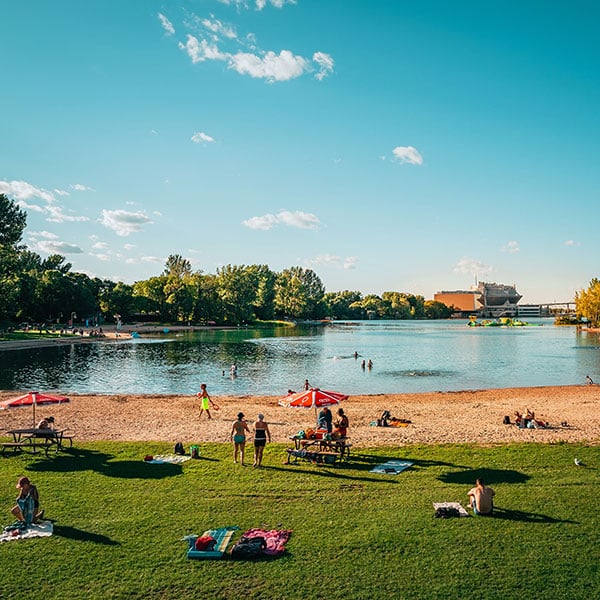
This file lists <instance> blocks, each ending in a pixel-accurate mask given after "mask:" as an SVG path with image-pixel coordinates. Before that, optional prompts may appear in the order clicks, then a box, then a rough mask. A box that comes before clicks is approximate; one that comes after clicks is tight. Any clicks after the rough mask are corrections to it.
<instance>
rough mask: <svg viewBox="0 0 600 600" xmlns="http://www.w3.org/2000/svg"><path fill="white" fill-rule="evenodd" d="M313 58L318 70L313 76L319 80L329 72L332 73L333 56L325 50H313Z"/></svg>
mask: <svg viewBox="0 0 600 600" xmlns="http://www.w3.org/2000/svg"><path fill="white" fill-rule="evenodd" d="M313 60H314V61H315V62H316V63H317V64H318V65H319V71H318V73H317V74H316V75H315V77H316V78H317V79H318V80H319V81H321V80H323V79H324V78H325V77H327V75H329V74H330V73H333V58H331V56H330V55H329V54H325V52H315V53H314V54H313Z"/></svg>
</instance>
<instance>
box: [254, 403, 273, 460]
mask: <svg viewBox="0 0 600 600" xmlns="http://www.w3.org/2000/svg"><path fill="white" fill-rule="evenodd" d="M267 439H268V440H269V444H270V443H271V432H270V431H269V425H268V423H267V422H266V421H265V415H263V414H262V413H259V414H258V421H256V423H254V465H253V466H254V467H260V465H261V464H262V458H263V452H264V449H265V446H266V444H267Z"/></svg>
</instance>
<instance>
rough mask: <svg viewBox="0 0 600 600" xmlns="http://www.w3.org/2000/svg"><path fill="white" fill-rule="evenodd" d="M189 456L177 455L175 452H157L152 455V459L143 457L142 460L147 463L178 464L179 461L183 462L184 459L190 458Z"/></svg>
mask: <svg viewBox="0 0 600 600" xmlns="http://www.w3.org/2000/svg"><path fill="white" fill-rule="evenodd" d="M190 458H192V457H191V456H177V455H176V454H157V455H156V456H153V457H152V460H146V459H144V462H145V463H147V464H149V465H166V464H174V465H178V464H179V463H182V462H185V461H186V460H190Z"/></svg>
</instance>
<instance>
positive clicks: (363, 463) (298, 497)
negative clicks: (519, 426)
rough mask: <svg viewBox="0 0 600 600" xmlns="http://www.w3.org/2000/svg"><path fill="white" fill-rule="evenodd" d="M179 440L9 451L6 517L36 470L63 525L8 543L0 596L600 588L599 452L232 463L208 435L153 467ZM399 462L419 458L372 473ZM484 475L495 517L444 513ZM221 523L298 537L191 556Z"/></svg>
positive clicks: (276, 456) (478, 450)
mask: <svg viewBox="0 0 600 600" xmlns="http://www.w3.org/2000/svg"><path fill="white" fill-rule="evenodd" d="M171 450H172V448H170V447H167V446H166V445H165V444H158V443H116V442H115V443H108V442H107V443H88V444H77V443H76V448H74V449H73V450H71V451H68V452H63V453H61V454H58V455H55V454H51V455H50V456H49V457H48V458H46V457H45V456H44V455H41V456H40V457H34V456H32V455H26V454H17V455H16V456H13V455H12V453H11V452H7V454H6V456H4V457H1V458H0V473H1V477H0V505H1V506H3V507H5V509H6V510H5V512H4V515H5V517H4V521H3V524H4V525H6V524H9V523H10V522H11V521H12V519H11V515H10V514H9V512H8V509H9V508H10V507H11V506H12V505H13V504H14V498H15V496H16V490H15V487H14V486H15V483H16V480H17V478H18V477H19V476H20V475H25V474H26V475H28V476H29V478H30V479H31V480H32V481H33V483H35V484H36V485H37V486H38V489H39V491H40V495H41V498H42V505H43V507H44V508H45V509H46V516H47V517H48V518H51V519H53V520H55V523H54V527H55V530H54V535H53V536H52V537H49V538H38V539H33V540H22V541H14V542H8V543H4V544H2V545H0V569H1V571H0V597H1V598H3V599H6V600H8V599H9V598H24V597H32V598H44V599H49V598H60V599H62V600H65V599H69V598H140V599H141V598H144V599H145V598H175V599H179V598H181V599H183V598H217V599H221V598H223V599H225V598H228V599H234V598H235V599H239V598H245V599H258V598H260V599H272V598H281V599H302V600H310V599H327V600H329V599H331V600H336V599H346V600H348V599H365V600H371V599H377V598H386V599H388V598H436V599H437V598H478V599H479V598H503V599H506V598H552V599H556V598H569V599H575V598H586V599H587V598H595V597H596V598H597V597H600V574H599V572H598V563H599V557H600V551H599V548H600V544H599V539H598V538H599V535H598V529H599V527H598V526H599V518H598V497H599V496H600V489H599V476H598V469H597V464H598V458H599V449H598V447H588V446H583V445H569V444H548V445H533V444H527V445H502V446H494V447H475V446H470V445H448V446H408V447H404V448H401V449H389V448H387V449H385V448H379V449H365V450H362V451H357V452H355V453H354V456H353V457H352V460H351V462H350V463H348V464H346V465H341V466H335V467H322V466H315V465H312V464H310V463H304V464H302V463H299V464H297V465H291V466H287V465H284V464H282V463H283V461H284V454H285V453H284V450H283V446H281V445H275V444H273V445H269V446H267V449H266V451H265V466H264V467H263V468H261V469H253V468H252V467H251V466H250V467H248V466H247V467H241V466H240V465H236V464H233V462H232V458H231V448H230V447H229V446H228V445H222V444H212V445H211V444H206V445H203V446H202V447H201V452H202V457H201V459H200V460H191V461H188V462H186V463H184V464H183V465H147V464H144V462H143V461H142V458H143V456H144V455H145V454H148V453H150V454H153V453H168V452H170V451H171ZM575 457H578V458H579V459H581V460H582V461H583V462H584V463H585V464H586V465H587V466H585V467H577V466H576V465H575V464H574V458H575ZM389 458H400V459H402V460H410V461H412V462H414V467H413V468H411V469H409V470H407V471H405V472H403V473H402V474H400V475H376V474H372V473H369V469H370V468H371V467H372V466H373V465H374V464H377V463H380V462H384V461H385V460H387V459H389ZM250 462H251V461H250ZM481 475H482V476H483V477H485V478H486V480H488V482H489V484H490V485H492V487H494V488H495V490H496V507H497V510H496V514H495V516H494V517H469V518H460V519H434V518H433V507H432V503H433V502H443V501H462V502H463V505H466V493H467V491H468V490H469V488H470V487H471V486H472V484H473V482H474V479H475V478H476V477H477V476H481ZM225 525H237V526H239V527H240V528H241V530H242V531H243V530H245V529H248V528H250V527H261V526H266V527H267V528H275V527H284V528H288V529H292V530H293V533H292V537H291V538H290V541H289V542H288V545H287V552H286V554H285V555H283V556H282V557H279V558H274V559H268V560H260V561H233V560H230V559H229V560H227V559H226V560H221V561H192V560H188V559H187V558H186V548H187V544H186V542H184V541H182V538H183V536H184V535H186V534H189V533H196V534H200V533H202V532H203V531H204V530H205V529H209V528H212V527H219V526H225ZM235 539H237V535H236V537H235V538H234V540H235Z"/></svg>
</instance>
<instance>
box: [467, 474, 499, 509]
mask: <svg viewBox="0 0 600 600" xmlns="http://www.w3.org/2000/svg"><path fill="white" fill-rule="evenodd" d="M495 494H496V492H494V490H493V489H492V488H491V487H487V486H486V485H485V482H484V481H483V479H481V477H480V478H478V479H477V480H476V481H475V487H474V488H471V489H470V490H469V492H468V494H467V496H469V500H470V503H471V508H472V509H473V512H474V513H475V514H476V515H491V514H492V512H493V510H494V500H493V498H494V495H495Z"/></svg>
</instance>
